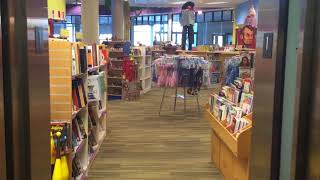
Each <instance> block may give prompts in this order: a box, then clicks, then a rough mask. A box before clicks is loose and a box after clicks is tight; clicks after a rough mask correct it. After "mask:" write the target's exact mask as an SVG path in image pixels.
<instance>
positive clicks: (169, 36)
mask: <svg viewBox="0 0 320 180" xmlns="http://www.w3.org/2000/svg"><path fill="white" fill-rule="evenodd" d="M172 16H173V14H172V13H170V14H168V41H172V22H173V19H172Z"/></svg>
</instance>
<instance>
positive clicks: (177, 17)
mask: <svg viewBox="0 0 320 180" xmlns="http://www.w3.org/2000/svg"><path fill="white" fill-rule="evenodd" d="M172 20H173V22H179V21H180V14H174V15H173V17H172Z"/></svg>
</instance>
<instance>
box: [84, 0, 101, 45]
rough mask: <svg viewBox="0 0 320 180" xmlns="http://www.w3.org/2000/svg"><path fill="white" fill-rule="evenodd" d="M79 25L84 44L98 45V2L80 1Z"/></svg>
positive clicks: (90, 0) (91, 0) (96, 0)
mask: <svg viewBox="0 0 320 180" xmlns="http://www.w3.org/2000/svg"><path fill="white" fill-rule="evenodd" d="M81 24H82V33H83V41H84V43H86V44H94V43H98V42H99V0H81Z"/></svg>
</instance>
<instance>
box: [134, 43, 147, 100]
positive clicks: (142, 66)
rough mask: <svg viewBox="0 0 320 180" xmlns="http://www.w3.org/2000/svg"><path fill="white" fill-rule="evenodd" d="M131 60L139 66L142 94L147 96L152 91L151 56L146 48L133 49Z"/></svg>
mask: <svg viewBox="0 0 320 180" xmlns="http://www.w3.org/2000/svg"><path fill="white" fill-rule="evenodd" d="M131 58H132V59H134V60H135V61H136V62H137V63H138V64H139V73H138V79H139V80H140V85H141V92H140V93H141V94H145V93H147V92H149V91H150V90H151V56H150V55H147V54H146V47H145V46H138V47H132V55H131Z"/></svg>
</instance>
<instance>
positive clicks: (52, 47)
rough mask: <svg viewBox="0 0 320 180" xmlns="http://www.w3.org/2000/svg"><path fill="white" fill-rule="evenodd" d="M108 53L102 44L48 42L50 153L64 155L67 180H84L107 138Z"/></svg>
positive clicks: (53, 155) (55, 40)
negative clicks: (58, 136)
mask: <svg viewBox="0 0 320 180" xmlns="http://www.w3.org/2000/svg"><path fill="white" fill-rule="evenodd" d="M107 54H108V53H107V50H106V49H105V47H104V45H96V44H94V45H84V44H83V43H70V42H68V41H65V40H57V39H49V70H50V77H49V80H50V108H51V114H50V119H51V131H52V132H53V136H52V137H51V145H52V144H54V145H52V147H53V148H52V150H51V152H52V153H51V154H52V159H55V158H56V157H57V153H56V152H57V151H58V150H59V151H61V154H63V155H65V156H67V162H65V163H66V164H67V166H68V167H69V168H68V176H69V178H68V179H71V178H73V179H76V180H82V179H85V178H86V177H87V175H88V170H89V168H90V166H91V165H92V163H93V161H94V158H93V157H95V156H96V154H97V153H98V152H99V148H100V146H101V144H102V142H103V140H104V137H105V136H106V128H107V93H106V85H107V81H106V74H107V73H106V66H105V64H106V63H107V58H108V55H107ZM57 131H59V132H62V136H61V138H60V139H59V138H57V136H55V134H56V132H57ZM52 142H54V143H52ZM59 144H60V146H59ZM59 147H60V148H59ZM52 163H53V164H52ZM52 163H51V164H52V165H53V167H54V160H53V161H52ZM62 172H67V171H66V170H65V169H62Z"/></svg>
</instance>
